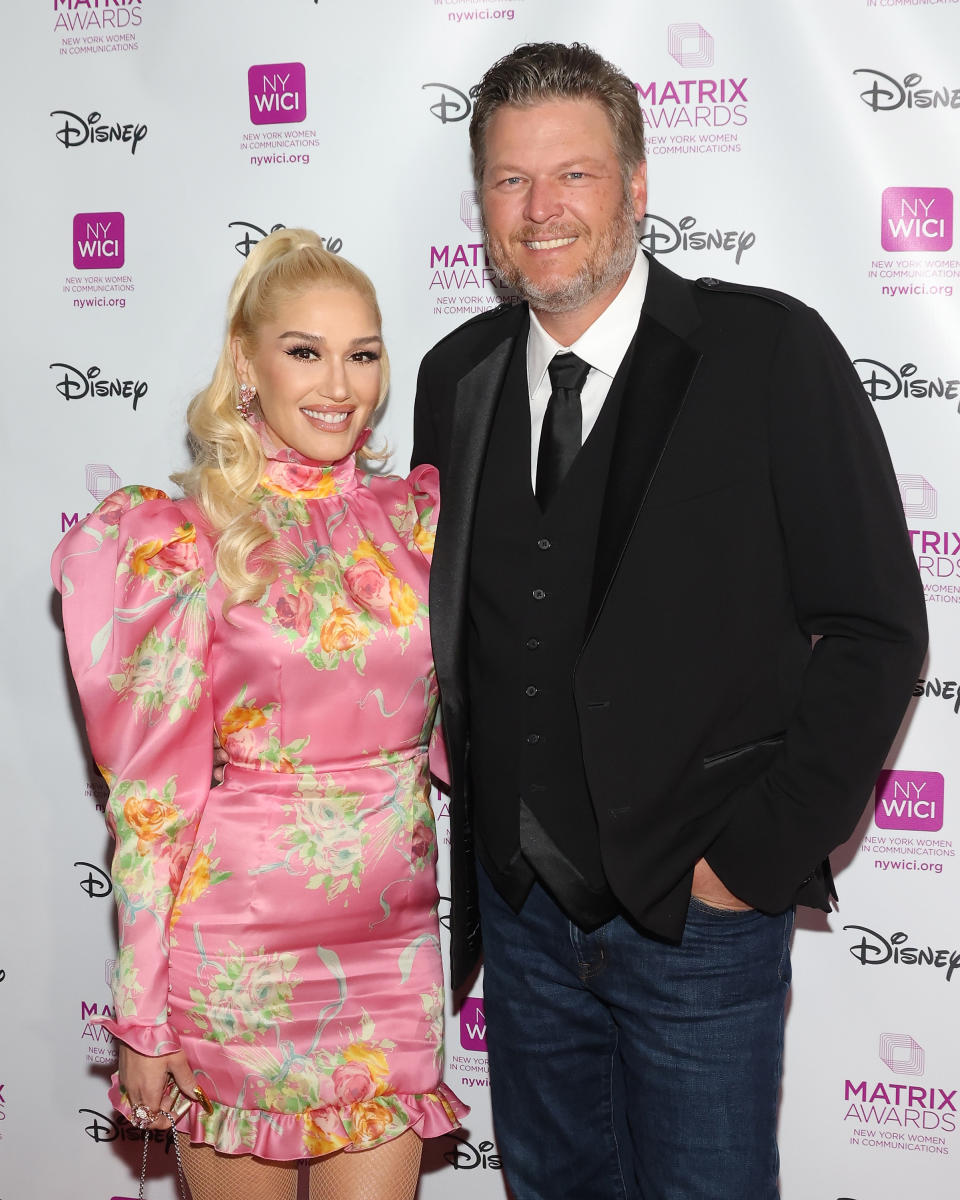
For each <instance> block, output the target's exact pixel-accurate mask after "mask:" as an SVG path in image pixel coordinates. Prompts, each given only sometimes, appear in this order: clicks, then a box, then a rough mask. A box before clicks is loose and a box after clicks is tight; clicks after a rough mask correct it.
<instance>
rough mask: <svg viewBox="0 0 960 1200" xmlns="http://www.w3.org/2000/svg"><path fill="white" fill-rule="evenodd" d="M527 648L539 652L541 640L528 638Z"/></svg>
mask: <svg viewBox="0 0 960 1200" xmlns="http://www.w3.org/2000/svg"><path fill="white" fill-rule="evenodd" d="M526 646H527V649H528V650H539V649H540V639H539V638H527V642H526Z"/></svg>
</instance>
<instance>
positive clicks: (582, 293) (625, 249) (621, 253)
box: [484, 199, 637, 313]
mask: <svg viewBox="0 0 960 1200" xmlns="http://www.w3.org/2000/svg"><path fill="white" fill-rule="evenodd" d="M484 240H485V242H486V249H487V254H488V255H489V256H490V260H491V262H492V263H493V265H494V267H495V268H496V269H497V272H498V273H499V275H500V277H501V278H502V279H503V281H504V283H506V284H507V285H508V286H509V287H511V288H513V290H514V291H515V292H516V293H517V294H518V295H519V296H521V297H522V299H524V300H526V301H527V303H528V304H529V305H530V307H531V308H532V309H533V310H534V311H535V312H545V313H561V312H573V311H574V310H576V309H578V308H582V307H583V306H584V305H585V304H588V303H589V302H590V301H591V300H592V299H593V298H594V296H597V295H599V294H600V293H601V292H602V291H604V290H605V289H606V288H608V287H610V286H611V284H613V283H615V282H616V281H617V280H618V279H621V278H622V277H623V276H624V275H625V274H626V273H627V272H628V271H629V270H630V268H631V267H632V266H633V260H634V258H636V255H637V223H636V221H635V220H634V216H633V203H632V201H628V200H626V199H625V201H624V205H623V208H622V209H621V210H620V214H619V216H618V217H617V219H616V221H615V222H614V223H613V224H612V225H611V226H610V227H609V228H608V230H607V231H605V233H604V236H603V237H602V238H601V240H600V242H599V244H598V245H597V247H596V249H595V250H594V252H593V254H592V255H591V256H590V257H589V258H588V259H587V261H586V262H585V263H584V264H583V266H581V268H580V270H579V271H578V272H577V273H576V275H574V276H573V277H572V278H571V279H565V280H563V281H561V282H560V283H557V284H556V285H554V286H553V287H541V286H540V285H539V284H536V283H533V282H532V281H531V280H530V279H528V278H527V277H526V276H525V275H524V274H523V272H522V271H521V270H520V268H519V267H518V266H517V265H516V263H514V262H511V261H510V260H509V259H508V258H507V256H506V255H505V254H502V253H501V252H500V244H499V243H496V244H495V243H493V242H492V241H491V240H490V238H489V236H488V235H487V234H486V233H484Z"/></svg>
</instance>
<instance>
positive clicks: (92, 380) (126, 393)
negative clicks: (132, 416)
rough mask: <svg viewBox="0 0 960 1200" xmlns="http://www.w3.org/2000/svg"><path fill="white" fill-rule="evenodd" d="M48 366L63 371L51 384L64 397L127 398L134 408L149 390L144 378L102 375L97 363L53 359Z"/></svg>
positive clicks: (71, 398)
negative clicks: (83, 364)
mask: <svg viewBox="0 0 960 1200" xmlns="http://www.w3.org/2000/svg"><path fill="white" fill-rule="evenodd" d="M50 370H51V371H57V372H62V374H59V375H58V377H57V378H56V382H55V383H54V387H55V388H56V389H57V391H58V392H59V393H60V395H61V396H62V397H63V398H64V400H85V399H87V397H88V396H89V397H94V398H96V399H98V400H107V399H119V400H129V401H130V407H131V408H132V409H133V411H134V412H136V411H137V405H138V404H139V403H140V401H141V400H142V399H143V397H144V396H145V395H146V394H147V392H148V391H149V385H148V384H147V382H146V380H144V379H120V378H114V379H110V378H105V377H104V376H103V372H102V370H101V369H100V367H97V366H93V367H87V369H86V370H82V369H81V368H80V367H74V366H71V365H70V363H62V362H55V363H50ZM107 469H108V470H109V467H108V468H107ZM111 490H112V489H111Z"/></svg>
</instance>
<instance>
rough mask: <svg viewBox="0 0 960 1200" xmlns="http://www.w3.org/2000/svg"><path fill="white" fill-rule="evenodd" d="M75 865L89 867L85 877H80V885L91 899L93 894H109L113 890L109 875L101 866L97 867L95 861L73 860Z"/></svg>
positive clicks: (98, 895)
mask: <svg viewBox="0 0 960 1200" xmlns="http://www.w3.org/2000/svg"><path fill="white" fill-rule="evenodd" d="M73 865H74V866H75V867H89V873H88V875H87V877H86V879H81V881H80V886H81V888H83V890H84V891H85V892H86V893H87V895H88V896H89V897H90V899H91V900H92V899H93V897H94V896H97V897H100V896H109V895H110V893H111V892H112V891H113V883H112V882H111V880H110V876H109V875H108V874H107V872H106V871H104V869H103V868H102V867H98V866H97V865H96V863H88V862H75V863H74V864H73Z"/></svg>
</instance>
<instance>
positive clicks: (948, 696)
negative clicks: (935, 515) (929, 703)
mask: <svg viewBox="0 0 960 1200" xmlns="http://www.w3.org/2000/svg"><path fill="white" fill-rule="evenodd" d="M911 540H912V539H911ZM913 695H914V697H916V698H919V697H921V696H939V697H940V699H941V700H952V701H953V713H954V716H956V715H957V714H958V713H960V685H958V683H957V680H956V679H944V680H943V681H942V682H941V681H940V680H939V679H938V678H936V677H934V678H933V679H918V680H917V682H916V683H915V684H914V685H913Z"/></svg>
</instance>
